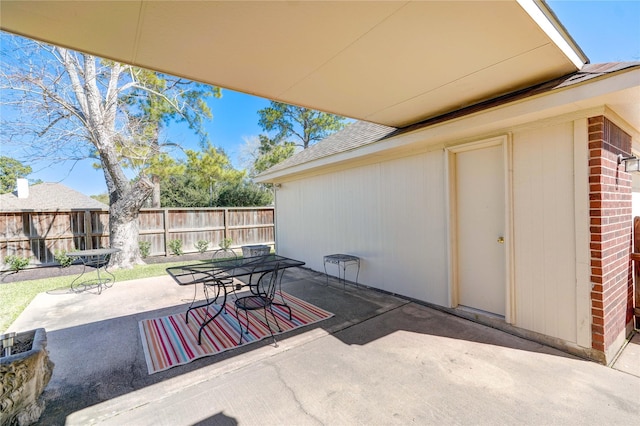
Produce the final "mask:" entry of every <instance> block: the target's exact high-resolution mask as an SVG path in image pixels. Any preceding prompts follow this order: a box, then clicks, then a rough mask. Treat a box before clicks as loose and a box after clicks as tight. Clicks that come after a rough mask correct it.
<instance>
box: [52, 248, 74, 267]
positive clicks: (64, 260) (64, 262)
mask: <svg viewBox="0 0 640 426" xmlns="http://www.w3.org/2000/svg"><path fill="white" fill-rule="evenodd" d="M53 258H54V259H55V260H56V262H58V263H59V264H60V266H61V267H62V268H68V267H69V266H71V264H72V263H73V259H72V258H70V257H69V256H67V252H66V250H56V252H55V253H54V255H53Z"/></svg>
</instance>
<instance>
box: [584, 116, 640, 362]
mask: <svg viewBox="0 0 640 426" xmlns="http://www.w3.org/2000/svg"><path fill="white" fill-rule="evenodd" d="M619 154H621V155H622V156H623V157H628V156H630V155H631V136H630V135H628V134H626V133H625V132H623V131H622V130H621V129H620V128H619V127H617V126H616V125H614V124H613V123H612V122H611V121H609V120H607V119H606V118H605V117H603V116H598V117H591V118H589V204H590V206H589V207H590V223H591V225H590V226H591V227H590V231H591V232H590V234H591V245H590V247H591V282H592V284H593V288H592V291H591V315H592V324H591V326H592V347H593V349H595V350H598V351H601V352H604V353H606V352H607V351H608V350H609V349H610V348H611V346H612V344H613V343H614V341H615V340H616V339H617V338H618V337H619V336H620V334H621V333H623V332H624V331H625V328H626V325H627V324H628V323H629V322H630V321H631V320H632V314H633V307H632V303H633V299H632V297H633V296H632V292H633V276H632V264H631V261H630V259H629V254H630V252H631V243H632V217H631V175H630V174H628V173H625V172H624V166H623V165H620V166H619V167H618V155H619ZM616 349H617V348H616ZM614 350H615V349H614Z"/></svg>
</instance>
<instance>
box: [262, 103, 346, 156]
mask: <svg viewBox="0 0 640 426" xmlns="http://www.w3.org/2000/svg"><path fill="white" fill-rule="evenodd" d="M258 115H259V117H260V119H259V121H258V124H260V127H262V128H263V129H264V130H265V131H267V132H272V131H275V132H276V136H275V138H274V140H275V141H277V142H278V143H284V142H285V141H288V142H293V143H294V144H295V145H298V146H300V147H302V148H303V149H306V148H308V147H309V146H310V145H312V144H314V143H315V142H318V141H321V140H322V139H324V138H326V137H327V136H329V135H330V134H331V133H333V132H336V131H338V130H340V129H342V128H343V127H344V126H345V123H344V122H345V118H344V117H340V116H338V115H333V114H328V113H326V112H320V111H315V110H311V109H307V108H303V107H298V106H293V105H288V104H283V103H281V102H275V101H272V102H271V104H270V105H269V106H268V107H266V108H263V109H261V110H259V111H258ZM291 139H293V140H291Z"/></svg>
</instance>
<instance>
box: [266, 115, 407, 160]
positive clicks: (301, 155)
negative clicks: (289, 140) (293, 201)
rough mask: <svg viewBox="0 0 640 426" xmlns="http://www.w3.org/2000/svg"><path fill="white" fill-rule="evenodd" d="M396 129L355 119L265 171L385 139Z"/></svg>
mask: <svg viewBox="0 0 640 426" xmlns="http://www.w3.org/2000/svg"><path fill="white" fill-rule="evenodd" d="M396 130H397V129H396V128H395V127H389V126H383V125H381V124H375V123H369V122H366V121H355V122H353V123H351V124H348V125H347V126H345V128H344V129H342V130H340V131H339V132H336V133H334V134H332V135H329V136H328V137H326V138H325V139H323V140H321V141H320V142H318V143H316V144H315V145H311V146H310V147H309V148H307V149H305V150H303V151H300V152H298V153H297V154H295V155H293V156H291V157H289V158H287V159H286V160H284V161H283V162H282V163H278V164H276V165H275V166H273V167H271V168H270V169H269V170H267V171H266V172H265V173H272V172H275V171H278V170H283V169H287V168H289V167H293V166H297V165H298V164H304V163H308V162H310V161H313V160H317V159H319V158H324V157H328V156H330V155H333V154H337V153H340V152H345V151H350V150H352V149H356V148H358V147H361V146H364V145H368V144H370V143H373V142H376V141H379V140H381V139H385V138H387V137H389V135H391V134H392V133H394V132H395V131H396Z"/></svg>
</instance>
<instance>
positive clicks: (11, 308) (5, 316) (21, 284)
mask: <svg viewBox="0 0 640 426" xmlns="http://www.w3.org/2000/svg"><path fill="white" fill-rule="evenodd" d="M189 263H194V261H193V260H190V261H185V262H173V263H158V264H151V265H138V266H136V267H135V268H133V269H119V270H118V269H116V270H113V271H110V272H113V275H115V277H116V281H128V280H135V279H138V278H147V277H158V276H162V275H166V274H167V271H166V269H167V268H169V267H171V266H180V265H186V264H189ZM91 274H94V275H95V271H92V272H91V273H88V274H86V275H85V277H87V278H92V276H91ZM96 277H97V276H96ZM74 278H75V276H73V275H72V276H68V275H67V276H62V277H53V278H43V279H39V280H30V281H17V282H13V283H4V284H1V285H0V301H2V303H1V305H0V306H1V307H2V309H0V330H3V331H4V330H6V329H7V328H8V327H9V326H10V325H11V323H13V321H15V320H16V318H18V316H19V315H20V313H22V311H23V310H24V309H25V308H26V307H27V305H29V303H31V301H32V300H33V298H34V297H36V295H37V294H38V293H43V292H46V291H50V290H55V289H60V288H69V285H70V284H71V281H73V279H74Z"/></svg>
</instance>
